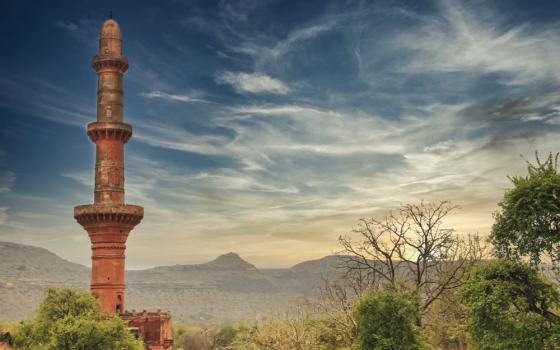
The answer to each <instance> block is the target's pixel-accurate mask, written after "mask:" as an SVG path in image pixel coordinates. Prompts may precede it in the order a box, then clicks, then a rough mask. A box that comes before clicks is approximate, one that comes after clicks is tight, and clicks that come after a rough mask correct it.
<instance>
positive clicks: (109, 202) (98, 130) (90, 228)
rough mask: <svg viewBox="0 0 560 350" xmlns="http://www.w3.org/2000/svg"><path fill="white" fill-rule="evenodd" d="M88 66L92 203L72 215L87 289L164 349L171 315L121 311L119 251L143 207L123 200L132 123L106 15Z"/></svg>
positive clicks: (115, 35) (116, 40)
mask: <svg viewBox="0 0 560 350" xmlns="http://www.w3.org/2000/svg"><path fill="white" fill-rule="evenodd" d="M92 66H93V68H94V69H95V71H96V72H97V76H98V83H97V87H98V88H97V121H96V122H93V123H90V124H89V125H88V127H87V133H88V136H89V138H90V139H91V141H92V142H93V143H95V145H96V160H95V190H94V202H93V204H87V205H79V206H77V207H75V208H74V218H75V219H76V221H78V223H79V224H80V225H82V226H83V227H84V229H85V230H86V231H87V233H88V235H89V238H90V240H91V250H92V257H91V259H92V268H91V292H92V293H93V294H94V295H95V296H97V297H98V298H99V301H100V303H101V311H102V312H104V313H108V314H115V313H117V314H120V315H121V316H122V317H123V319H125V320H128V321H129V326H130V327H131V329H132V330H133V331H135V333H136V334H137V335H138V337H139V338H140V339H142V340H144V342H145V343H146V344H147V345H148V347H149V349H151V350H168V349H171V346H172V344H173V332H172V324H171V316H170V315H169V314H168V313H165V312H161V311H158V312H148V313H147V312H143V313H134V312H125V311H124V310H126V309H125V307H126V299H125V280H124V271H125V250H126V240H127V238H128V234H129V233H130V231H132V229H133V228H134V227H135V226H136V225H138V224H139V223H140V221H141V220H142V218H143V217H144V208H142V207H140V206H137V205H130V204H125V201H124V199H125V198H124V144H125V143H126V142H127V141H128V140H129V139H130V138H131V136H132V126H131V125H129V124H126V123H124V121H123V120H124V98H123V96H124V94H123V77H124V73H125V72H126V70H127V69H128V60H127V59H126V57H124V56H123V55H122V38H121V30H120V27H119V25H118V23H117V22H115V21H114V20H113V19H108V20H106V21H105V22H104V23H103V25H102V27H101V33H100V39H99V54H98V55H97V56H95V57H94V58H93V62H92Z"/></svg>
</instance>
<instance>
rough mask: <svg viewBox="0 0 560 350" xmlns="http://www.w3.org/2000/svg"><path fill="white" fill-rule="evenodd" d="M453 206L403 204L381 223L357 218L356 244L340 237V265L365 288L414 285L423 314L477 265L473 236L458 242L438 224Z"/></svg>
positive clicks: (478, 254)
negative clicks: (366, 286)
mask: <svg viewBox="0 0 560 350" xmlns="http://www.w3.org/2000/svg"><path fill="white" fill-rule="evenodd" d="M456 208H457V207H455V206H453V205H451V204H450V203H449V202H446V201H442V202H438V203H424V202H422V203H420V204H418V205H414V204H407V205H404V206H402V207H401V208H400V209H399V210H398V211H397V212H396V213H394V212H391V213H389V215H388V216H387V217H385V218H384V219H382V220H377V219H374V218H371V219H360V222H359V226H358V228H356V229H355V230H353V232H354V233H355V234H357V235H358V236H359V237H360V238H361V240H359V241H357V242H355V241H353V240H352V239H351V238H349V237H340V238H339V241H340V243H341V245H342V247H343V251H342V252H341V253H342V254H344V259H343V261H344V266H343V268H344V269H345V270H346V271H347V277H348V275H351V276H349V277H350V278H355V279H358V280H360V281H362V282H361V283H363V281H364V280H367V281H368V283H369V284H370V286H371V287H379V286H380V285H382V284H385V283H389V284H393V285H395V284H396V283H398V282H401V281H404V282H406V283H409V284H411V285H413V286H415V287H416V288H417V289H418V290H419V291H420V295H421V297H422V301H421V304H420V308H421V310H422V311H426V310H427V309H428V308H429V307H430V305H431V304H432V303H433V302H434V301H435V300H437V299H438V298H439V297H440V296H441V294H442V293H444V292H445V291H447V290H452V289H455V288H457V287H459V286H461V284H462V283H463V281H464V280H465V276H466V273H467V271H468V267H469V266H470V265H472V264H474V263H475V262H476V261H479V260H480V259H481V257H482V255H483V252H484V250H483V248H482V247H481V244H480V239H479V238H478V236H476V235H475V236H466V238H465V239H461V238H460V237H459V236H458V235H456V234H455V232H454V230H453V229H450V228H444V227H443V226H442V225H443V220H444V218H445V217H446V216H447V215H449V213H451V212H452V211H453V210H454V209H456Z"/></svg>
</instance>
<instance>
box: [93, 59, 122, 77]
mask: <svg viewBox="0 0 560 350" xmlns="http://www.w3.org/2000/svg"><path fill="white" fill-rule="evenodd" d="M91 66H92V67H93V69H95V70H96V71H99V70H101V69H103V68H116V69H118V70H119V71H121V73H124V72H126V70H127V69H128V60H127V59H126V57H124V56H112V55H97V56H95V57H93V61H92V62H91Z"/></svg>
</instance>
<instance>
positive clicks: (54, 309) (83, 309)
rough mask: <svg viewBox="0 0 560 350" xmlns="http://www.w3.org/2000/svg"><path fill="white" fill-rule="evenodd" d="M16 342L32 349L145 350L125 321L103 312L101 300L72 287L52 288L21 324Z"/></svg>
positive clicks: (21, 346) (18, 346) (18, 347)
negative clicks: (36, 309)
mask: <svg viewBox="0 0 560 350" xmlns="http://www.w3.org/2000/svg"><path fill="white" fill-rule="evenodd" d="M14 344H15V345H16V348H17V349H28V350H35V349H37V350H38V349H41V350H55V349H56V350H141V349H144V347H143V344H142V343H141V342H140V341H138V340H136V339H134V337H133V336H132V335H131V334H130V333H129V332H128V329H127V325H126V323H125V322H124V321H122V320H121V319H120V318H118V317H116V316H115V317H109V316H103V315H100V314H99V303H98V301H97V299H95V298H94V297H93V296H91V295H90V294H89V293H85V292H81V291H76V290H72V289H49V290H48V291H47V294H46V297H45V299H44V300H43V302H42V304H41V305H40V307H39V311H38V313H37V315H36V316H35V317H34V318H33V319H32V320H29V321H27V322H24V323H23V324H22V325H21V327H20V329H19V330H18V332H17V334H16V335H15V338H14Z"/></svg>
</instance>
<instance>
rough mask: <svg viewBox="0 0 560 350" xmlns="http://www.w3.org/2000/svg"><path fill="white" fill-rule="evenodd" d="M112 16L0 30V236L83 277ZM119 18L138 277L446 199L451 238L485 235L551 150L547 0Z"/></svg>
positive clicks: (264, 262) (306, 6)
mask: <svg viewBox="0 0 560 350" xmlns="http://www.w3.org/2000/svg"><path fill="white" fill-rule="evenodd" d="M108 6H109V2H107V3H105V2H101V3H99V2H92V3H89V2H80V3H79V4H78V3H74V2H69V1H61V2H57V3H53V4H48V6H47V5H46V4H37V5H36V6H30V5H29V4H25V2H21V3H18V4H15V3H14V4H11V5H4V6H3V7H6V8H5V9H4V11H3V15H2V16H3V21H2V23H0V26H2V27H3V29H4V33H7V32H9V33H14V35H13V37H9V38H8V37H3V39H2V52H3V53H5V55H3V57H2V58H0V60H2V63H3V64H2V68H0V69H1V70H2V74H1V77H0V111H1V114H0V118H1V120H2V123H3V125H2V128H1V129H0V135H1V137H0V241H10V242H16V243H24V244H31V245H35V246H40V247H44V248H47V249H49V250H51V251H53V252H55V253H56V254H58V255H59V256H61V257H63V258H65V259H67V260H70V261H73V262H77V263H80V264H84V265H89V263H90V262H89V260H90V255H91V254H90V244H89V239H88V237H87V234H86V232H85V231H83V230H82V228H81V227H80V226H79V225H78V224H77V223H76V222H75V221H74V219H73V218H72V208H73V207H74V206H75V205H78V204H85V203H89V202H91V200H92V193H93V167H94V159H93V155H94V145H93V144H91V142H90V141H89V140H88V138H87V136H86V133H85V125H86V124H87V123H88V122H91V121H93V119H94V118H95V98H96V97H95V86H96V76H95V72H94V71H93V70H92V69H91V67H90V62H91V58H92V57H93V55H94V54H95V51H96V45H97V34H98V30H99V26H100V25H101V23H102V21H103V20H104V18H105V16H104V15H105V12H106V8H108ZM111 6H112V7H113V13H114V15H115V19H116V20H117V21H118V22H119V24H120V26H121V28H122V31H123V39H124V54H125V56H127V57H128V59H129V61H130V69H129V72H127V74H126V77H125V120H126V121H127V122H128V123H131V124H132V125H133V126H134V135H133V137H132V140H131V141H130V142H129V143H128V144H127V146H126V190H127V193H126V198H127V202H129V203H136V204H140V205H142V206H144V207H145V217H144V220H143V222H142V223H141V224H140V225H139V226H138V227H137V228H136V229H135V230H134V231H132V233H131V235H130V237H129V240H128V243H127V259H128V260H127V264H128V266H129V267H131V268H134V269H138V268H145V267H150V266H158V265H173V264H192V263H203V262H206V261H210V260H212V259H214V258H215V257H216V256H218V255H221V254H224V253H228V252H236V253H238V254H239V255H240V256H241V257H242V258H244V259H246V260H247V261H249V262H250V263H252V264H255V265H256V266H258V267H285V266H291V265H294V264H296V263H299V262H301V261H304V260H310V259H317V258H321V257H323V256H326V255H330V254H333V253H334V252H336V251H338V250H340V247H339V246H338V242H337V238H338V236H339V235H344V234H348V233H349V232H350V231H351V230H352V228H353V227H354V226H355V225H356V224H357V222H358V219H359V218H361V217H371V216H375V217H380V216H384V215H386V214H387V213H388V211H390V210H394V209H397V208H398V207H399V206H400V205H402V204H405V203H417V202H419V201H421V200H424V201H439V200H449V201H451V202H452V203H453V204H455V205H458V206H460V207H461V209H458V210H456V211H454V212H453V213H452V215H451V216H450V217H449V218H448V220H447V221H446V225H447V226H448V227H453V228H455V229H456V230H457V232H459V233H462V234H466V233H479V234H481V235H486V234H488V232H489V230H490V227H491V225H492V222H493V218H492V213H493V212H494V211H495V210H496V209H497V203H498V202H499V201H500V200H501V198H502V196H503V193H504V191H505V190H506V189H507V188H508V187H509V186H510V184H509V180H508V178H507V176H508V175H524V174H526V166H525V163H524V158H525V159H527V160H532V159H533V158H534V152H535V150H538V151H539V152H540V153H541V154H543V155H546V154H548V152H557V151H559V147H558V137H559V136H560V135H559V131H560V95H559V93H558V92H559V91H560V90H559V85H560V65H558V64H557V63H556V62H557V59H558V57H559V56H560V21H559V20H558V18H560V7H558V6H555V5H554V4H553V3H552V2H551V3H547V2H543V3H542V4H541V3H539V4H538V5H536V4H534V2H529V1H518V2H510V1H499V2H492V3H490V2H470V1H469V2H467V1H443V0H442V1H425V2H424V1H422V2H417V1H410V2H407V1H402V2H394V1H372V2H368V1H309V2H308V1H305V2H298V1H282V2H279V1H256V0H255V1H216V2H209V1H198V2H197V1H194V2H188V3H187V4H181V3H179V2H157V3H152V2H147V1H138V2H133V3H130V4H128V5H127V4H124V3H122V4H111ZM27 8H31V9H30V10H27ZM24 23H25V25H24ZM29 23H31V24H29Z"/></svg>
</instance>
